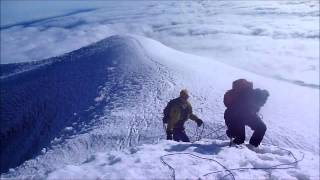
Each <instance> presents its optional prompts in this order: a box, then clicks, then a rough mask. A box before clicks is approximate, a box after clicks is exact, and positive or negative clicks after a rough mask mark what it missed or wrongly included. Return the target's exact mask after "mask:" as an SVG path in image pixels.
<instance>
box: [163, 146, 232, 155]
mask: <svg viewBox="0 0 320 180" xmlns="http://www.w3.org/2000/svg"><path fill="white" fill-rule="evenodd" d="M225 146H228V143H222V144H215V143H212V144H177V145H173V146H171V147H170V148H169V149H165V151H167V152H182V151H185V150H187V149H188V148H194V150H193V151H194V152H197V153H199V154H205V155H210V154H218V153H219V152H220V151H221V149H222V148H223V147H225Z"/></svg>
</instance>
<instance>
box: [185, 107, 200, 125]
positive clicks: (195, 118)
mask: <svg viewBox="0 0 320 180" xmlns="http://www.w3.org/2000/svg"><path fill="white" fill-rule="evenodd" d="M188 109H189V119H191V120H193V121H195V122H196V123H197V125H198V126H201V125H202V123H203V121H202V120H201V119H200V118H198V116H196V115H195V114H193V112H192V106H191V104H190V103H188Z"/></svg>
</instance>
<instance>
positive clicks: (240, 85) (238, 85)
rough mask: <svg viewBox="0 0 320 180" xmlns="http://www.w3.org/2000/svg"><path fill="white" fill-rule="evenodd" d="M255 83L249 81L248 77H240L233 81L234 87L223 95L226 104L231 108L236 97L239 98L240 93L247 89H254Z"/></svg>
mask: <svg viewBox="0 0 320 180" xmlns="http://www.w3.org/2000/svg"><path fill="white" fill-rule="evenodd" d="M252 89H253V84H252V82H249V81H247V80H246V79H238V80H235V81H233V82H232V89H231V90H228V91H227V92H226V93H225V94H224V97H223V103H224V105H225V106H226V107H227V108H229V107H230V106H231V105H232V104H233V102H234V101H235V99H237V97H238V95H239V94H240V93H241V92H243V91H247V90H252Z"/></svg>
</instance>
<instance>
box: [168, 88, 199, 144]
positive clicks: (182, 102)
mask: <svg viewBox="0 0 320 180" xmlns="http://www.w3.org/2000/svg"><path fill="white" fill-rule="evenodd" d="M188 98H189V95H188V91H187V90H182V91H181V92H180V96H179V97H178V98H175V99H173V100H171V101H170V102H169V103H168V105H167V106H166V108H165V109H164V111H163V114H164V117H163V123H164V124H167V128H166V133H167V139H168V140H172V138H173V140H175V141H183V142H190V140H189V138H188V136H187V135H186V132H185V130H184V129H185V128H184V123H185V122H186V121H187V120H188V119H191V120H193V121H195V122H196V123H197V125H198V127H200V126H201V125H202V123H203V122H202V120H201V119H199V118H198V117H197V116H196V115H194V114H193V113H192V107H191V104H190V103H189V101H188Z"/></svg>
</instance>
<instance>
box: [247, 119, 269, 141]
mask: <svg viewBox="0 0 320 180" xmlns="http://www.w3.org/2000/svg"><path fill="white" fill-rule="evenodd" d="M246 124H247V125H248V126H249V127H250V128H251V129H252V130H253V131H254V132H253V134H252V136H251V138H250V142H249V143H250V144H251V145H253V146H255V147H258V146H259V145H260V143H261V141H262V139H263V136H264V134H265V133H266V130H267V126H266V125H265V124H264V122H263V121H262V120H261V119H260V118H259V117H258V116H256V117H252V118H250V119H248V122H247V123H246Z"/></svg>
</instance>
